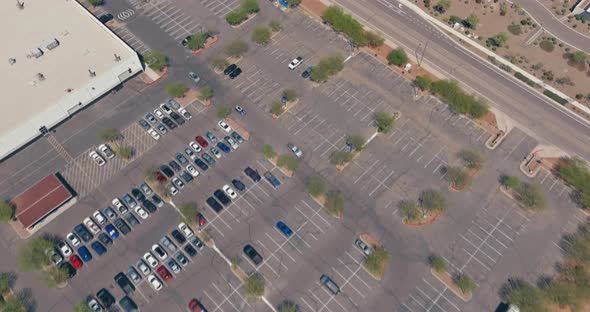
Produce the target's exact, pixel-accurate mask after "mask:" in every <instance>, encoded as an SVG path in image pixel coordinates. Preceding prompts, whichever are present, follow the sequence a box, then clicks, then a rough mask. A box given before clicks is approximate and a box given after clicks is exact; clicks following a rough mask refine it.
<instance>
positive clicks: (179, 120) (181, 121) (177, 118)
mask: <svg viewBox="0 0 590 312" xmlns="http://www.w3.org/2000/svg"><path fill="white" fill-rule="evenodd" d="M170 117H172V119H174V121H175V122H176V123H177V124H178V125H179V126H182V125H184V123H185V122H186V121H185V120H184V118H182V117H181V116H180V115H178V114H177V113H176V112H172V113H170Z"/></svg>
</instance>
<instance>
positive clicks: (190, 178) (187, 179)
mask: <svg viewBox="0 0 590 312" xmlns="http://www.w3.org/2000/svg"><path fill="white" fill-rule="evenodd" d="M180 177H181V178H182V179H183V180H184V181H185V182H186V183H190V182H192V181H193V176H192V175H190V174H189V173H188V172H186V171H184V170H183V171H182V172H181V173H180Z"/></svg>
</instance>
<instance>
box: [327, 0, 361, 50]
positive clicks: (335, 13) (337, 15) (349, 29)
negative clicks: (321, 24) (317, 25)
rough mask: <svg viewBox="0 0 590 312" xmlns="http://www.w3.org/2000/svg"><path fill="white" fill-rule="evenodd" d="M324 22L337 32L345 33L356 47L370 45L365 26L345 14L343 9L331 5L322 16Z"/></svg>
mask: <svg viewBox="0 0 590 312" xmlns="http://www.w3.org/2000/svg"><path fill="white" fill-rule="evenodd" d="M322 18H323V20H324V21H325V22H326V23H328V24H330V26H332V28H334V30H335V31H337V32H342V33H344V34H345V35H346V36H347V37H348V38H349V39H350V40H351V41H352V42H353V44H354V45H356V46H365V45H367V43H368V40H367V37H366V35H365V30H364V29H363V25H361V23H359V21H357V20H356V19H354V18H353V17H352V16H351V15H349V14H346V13H344V10H342V8H341V7H339V6H335V5H331V6H329V7H328V8H327V9H326V10H324V13H323V14H322Z"/></svg>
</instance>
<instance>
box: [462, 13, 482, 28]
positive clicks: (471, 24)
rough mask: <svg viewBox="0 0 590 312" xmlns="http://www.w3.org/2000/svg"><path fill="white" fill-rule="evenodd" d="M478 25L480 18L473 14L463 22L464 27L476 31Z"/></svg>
mask: <svg viewBox="0 0 590 312" xmlns="http://www.w3.org/2000/svg"><path fill="white" fill-rule="evenodd" d="M477 24H479V17H478V16H477V15H475V14H473V13H471V14H469V16H467V18H466V19H465V20H464V21H463V25H465V27H467V28H471V29H476V28H477Z"/></svg>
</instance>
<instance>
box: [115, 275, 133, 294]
mask: <svg viewBox="0 0 590 312" xmlns="http://www.w3.org/2000/svg"><path fill="white" fill-rule="evenodd" d="M115 283H117V285H119V287H121V289H122V290H123V292H124V293H125V294H126V295H129V294H130V293H132V292H134V291H135V286H133V284H132V283H131V281H130V280H129V279H128V278H127V276H126V275H125V273H123V272H119V273H117V275H115Z"/></svg>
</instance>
